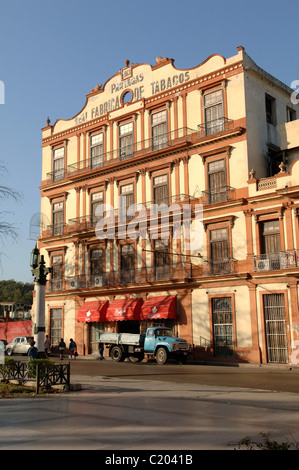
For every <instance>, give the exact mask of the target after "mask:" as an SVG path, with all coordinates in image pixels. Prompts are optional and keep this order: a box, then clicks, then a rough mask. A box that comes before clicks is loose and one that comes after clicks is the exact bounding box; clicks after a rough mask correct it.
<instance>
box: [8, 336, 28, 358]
mask: <svg viewBox="0 0 299 470" xmlns="http://www.w3.org/2000/svg"><path fill="white" fill-rule="evenodd" d="M32 341H33V337H32V336H17V337H16V338H14V339H13V340H12V341H11V342H10V343H8V345H7V346H6V354H7V355H8V356H12V355H13V354H27V352H28V349H29V348H30V343H31V342H32Z"/></svg>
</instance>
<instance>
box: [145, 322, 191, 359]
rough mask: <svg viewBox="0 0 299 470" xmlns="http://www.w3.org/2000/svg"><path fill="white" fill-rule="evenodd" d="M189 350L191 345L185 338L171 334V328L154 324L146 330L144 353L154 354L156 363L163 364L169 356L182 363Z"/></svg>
mask: <svg viewBox="0 0 299 470" xmlns="http://www.w3.org/2000/svg"><path fill="white" fill-rule="evenodd" d="M190 350H191V345H190V344H189V343H187V341H186V340H185V339H182V338H177V337H175V336H173V333H172V330H171V328H166V327H160V326H156V327H149V328H148V329H147V331H146V335H145V339H144V353H145V354H154V355H155V357H156V361H157V363H158V364H164V363H165V362H166V361H167V359H168V357H171V356H173V357H175V359H176V360H177V362H179V363H184V362H186V360H187V356H188V353H190Z"/></svg>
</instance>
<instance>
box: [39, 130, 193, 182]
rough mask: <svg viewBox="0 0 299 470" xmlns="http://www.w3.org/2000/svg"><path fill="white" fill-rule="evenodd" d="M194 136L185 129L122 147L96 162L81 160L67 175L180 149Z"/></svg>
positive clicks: (70, 168)
mask: <svg viewBox="0 0 299 470" xmlns="http://www.w3.org/2000/svg"><path fill="white" fill-rule="evenodd" d="M193 134H196V131H195V130H194V129H190V128H187V127H183V128H180V129H177V130H175V131H171V132H169V133H167V134H163V135H161V136H158V137H154V138H151V139H147V140H143V141H140V142H136V143H134V144H131V145H128V146H127V147H122V148H121V149H115V150H112V151H109V152H106V153H103V154H102V155H101V156H99V155H98V156H97V157H96V158H97V160H96V161H95V160H94V159H92V158H89V159H87V160H81V161H79V162H77V163H73V164H71V165H68V167H67V175H68V176H69V177H73V176H77V175H81V174H83V173H84V172H91V171H92V170H95V169H96V170H98V169H100V168H102V167H105V168H107V167H110V166H113V165H115V164H117V163H119V162H122V161H124V160H129V159H131V158H138V157H142V156H146V155H148V154H149V153H153V152H161V151H163V150H165V149H166V150H167V149H170V148H173V147H175V148H176V147H180V146H183V145H186V143H187V142H189V141H190V139H191V135H193ZM47 177H48V179H50V180H51V178H52V177H53V174H52V173H48V175H47Z"/></svg>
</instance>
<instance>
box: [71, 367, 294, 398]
mask: <svg viewBox="0 0 299 470" xmlns="http://www.w3.org/2000/svg"><path fill="white" fill-rule="evenodd" d="M71 375H72V377H73V376H75V375H88V376H91V377H96V376H99V375H100V376H106V377H111V378H124V379H131V380H163V381H165V382H176V383H190V384H198V385H213V386H214V385H215V386H228V387H246V388H254V389H257V390H272V391H281V392H292V393H299V368H298V367H290V366H284V365H281V366H275V365H273V366H272V365H265V366H262V367H259V366H255V365H249V364H244V365H240V366H239V367H233V366H226V365H216V366H214V365H199V364H184V365H178V364H176V363H174V362H173V363H171V362H169V363H167V364H164V365H163V366H159V365H158V364H157V363H156V362H155V361H150V362H141V363H134V364H133V363H131V362H129V361H125V362H122V363H117V362H114V361H111V360H110V359H108V360H104V361H99V360H91V359H77V360H73V361H71Z"/></svg>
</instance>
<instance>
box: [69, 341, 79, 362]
mask: <svg viewBox="0 0 299 470" xmlns="http://www.w3.org/2000/svg"><path fill="white" fill-rule="evenodd" d="M69 351H70V356H71V359H73V357H74V359H76V352H77V345H76V343H75V341H74V340H73V338H71V339H70V344H69Z"/></svg>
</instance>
